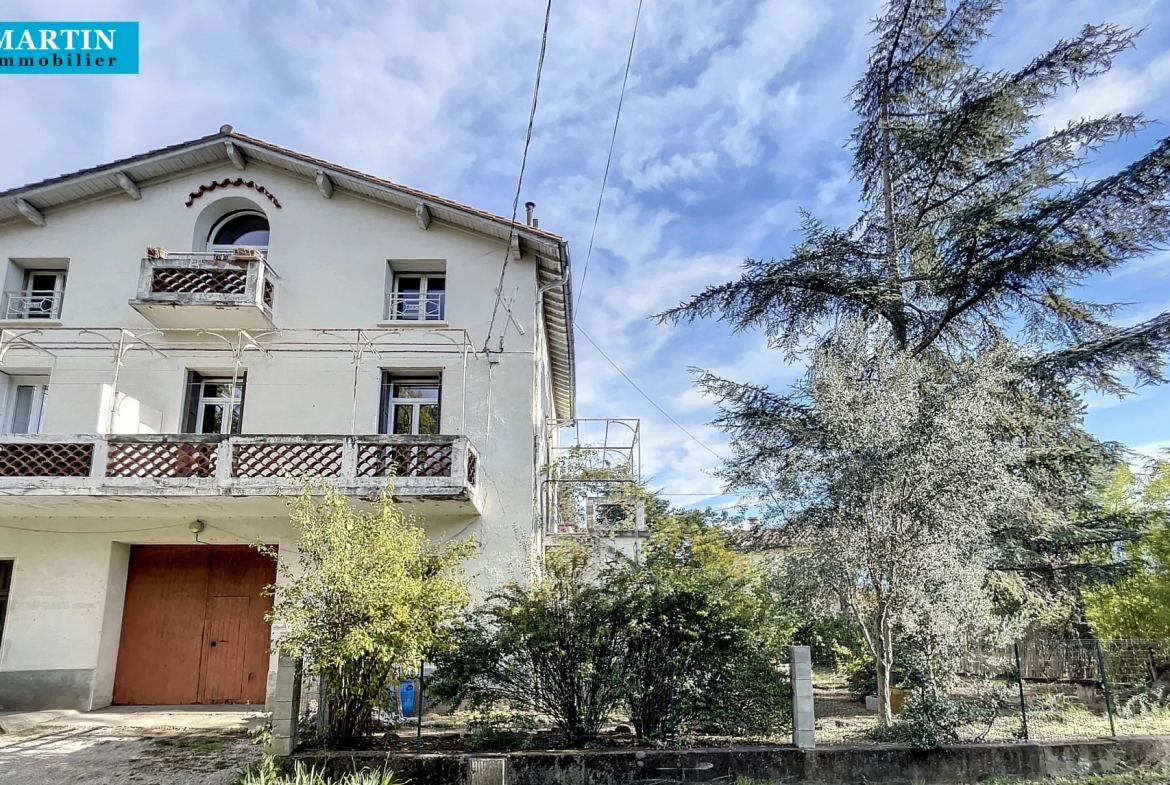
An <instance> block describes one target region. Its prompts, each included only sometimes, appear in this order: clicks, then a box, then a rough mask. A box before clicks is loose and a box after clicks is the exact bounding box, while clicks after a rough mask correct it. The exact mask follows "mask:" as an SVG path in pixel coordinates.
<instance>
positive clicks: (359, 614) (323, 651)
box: [257, 483, 474, 747]
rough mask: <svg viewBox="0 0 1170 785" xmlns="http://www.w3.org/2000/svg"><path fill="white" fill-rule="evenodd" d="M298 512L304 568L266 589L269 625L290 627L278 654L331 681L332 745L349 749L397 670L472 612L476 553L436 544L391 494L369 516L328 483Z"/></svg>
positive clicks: (304, 498)
mask: <svg viewBox="0 0 1170 785" xmlns="http://www.w3.org/2000/svg"><path fill="white" fill-rule="evenodd" d="M292 507H293V509H292V516H291V517H292V523H293V526H294V527H295V528H296V529H297V531H298V534H299V537H298V541H297V552H298V560H299V565H298V567H299V568H298V569H293V568H292V566H291V565H290V564H288V562H287V560H285V561H279V562H278V564H279V569H280V572H281V574H282V576H283V577H284V578H285V582H284V583H283V584H282V585H281V587H280V591H279V592H276V591H275V587H269V590H270V591H271V592H273V593H274V594H275V595H276V602H275V605H274V607H273V610H272V612H271V614H270V620H271V621H272V622H274V623H276V624H278V625H280V626H282V627H283V628H284V629H285V632H284V633H283V635H282V636H281V638H280V643H279V646H280V648H281V651H282V653H284V654H286V655H288V656H292V657H295V658H298V659H300V660H302V661H303V662H304V664H305V666H306V668H307V670H309V671H311V672H313V673H317V674H320V675H322V676H323V677H324V678H325V684H326V688H327V689H326V692H327V696H326V699H327V700H328V701H329V719H330V724H329V727H328V728H327V729H326V734H325V736H326V738H325V741H326V743H327V744H329V745H331V746H341V747H348V746H352V745H355V744H358V743H360V741H361V740H362V739H363V738H364V737H365V736H367V735H368V734H369V733H370V732H371V730H372V728H373V710H374V709H375V708H376V707H377V706H378V705H379V704H380V703H381V702H382V701H385V700H386V699H387V697H388V684H389V682H390V679H391V678H392V676H393V675H394V673H395V671H396V670H398V669H400V668H402V667H404V666H406V667H411V668H414V667H417V663H418V662H419V660H420V659H422V657H423V655H424V653H426V652H428V651H429V650H432V649H434V648H435V647H437V646H438V645H439V644H440V643H441V642H442V640H443V637H444V633H445V630H446V629H447V628H448V627H449V626H450V624H451V623H452V622H453V621H454V620H455V619H456V618H457V616H458V614H459V613H460V612H461V611H462V610H463V609H464V607H465V606H466V604H467V602H468V600H469V595H468V592H467V588H466V586H465V584H464V582H463V580H462V576H461V575H460V573H459V566H460V564H461V563H462V561H463V560H464V559H465V558H466V557H467V556H468V555H470V553H471V551H472V550H473V548H474V545H473V544H472V543H471V542H470V541H464V542H458V543H448V544H446V545H442V546H436V545H433V544H432V543H431V542H430V541H429V540H428V539H427V536H426V533H425V532H424V530H423V528H422V526H421V525H420V523H419V522H418V520H417V519H416V518H415V517H414V516H412V515H406V514H405V513H403V512H402V510H401V509H399V508H398V506H397V505H395V503H394V501H393V497H392V496H391V492H390V490H387V491H386V492H384V493H383V495H382V496H381V498H380V499H379V503H378V506H377V507H376V508H375V509H374V510H373V511H366V510H364V509H360V508H357V507H354V506H352V505H351V503H350V501H349V498H348V497H347V496H346V495H345V493H344V492H342V491H341V490H340V489H339V488H337V487H336V486H335V485H331V484H327V483H324V484H319V485H314V486H312V487H306V488H305V489H303V490H302V492H301V494H300V495H299V496H298V497H297V498H296V499H295V500H293V505H292ZM257 547H258V548H260V549H261V550H262V551H265V552H268V553H271V554H272V555H273V556H275V555H276V554H275V553H274V552H273V551H272V549H269V548H267V547H265V546H257Z"/></svg>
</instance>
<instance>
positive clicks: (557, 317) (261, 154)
mask: <svg viewBox="0 0 1170 785" xmlns="http://www.w3.org/2000/svg"><path fill="white" fill-rule="evenodd" d="M229 148H234V150H232V151H230V152H229ZM237 151H238V152H239V153H242V154H243V156H244V158H245V160H251V161H255V162H256V163H259V164H262V165H266V166H271V167H274V168H277V169H282V170H284V171H286V172H289V173H291V174H294V175H297V176H300V177H303V178H305V179H308V180H314V179H316V177H317V175H318V173H319V172H323V173H324V174H325V175H326V176H327V177H328V178H329V182H330V183H331V185H332V187H333V188H335V189H337V190H340V191H344V192H347V193H351V194H355V195H358V196H363V197H365V198H368V199H373V200H375V201H380V202H384V203H386V204H389V205H391V206H393V207H397V208H400V209H403V210H406V211H408V212H412V213H415V214H416V215H418V214H419V213H420V212H421V213H423V214H424V215H426V216H428V217H429V220H433V221H438V222H440V223H446V224H450V225H452V226H457V227H460V228H463V229H467V230H470V231H473V232H477V233H479V234H482V235H486V236H488V237H492V238H495V239H497V240H502V241H504V242H508V241H509V239H510V238H511V237H512V236H513V235H515V237H516V239H517V242H518V246H519V249H520V251H521V252H522V253H523V252H527V253H530V254H532V255H533V256H535V257H537V264H538V265H539V270H540V275H539V283H540V285H541V286H544V285H546V284H554V285H553V286H552V287H550V288H549V289H548V290H547V291H545V293H544V298H543V301H544V319H545V325H546V328H547V331H548V336H549V355H550V364H551V366H552V382H553V391H554V397H555V404H556V408H557V416H558V417H560V418H571V417H574V416H576V361H575V356H574V346H573V329H572V324H573V319H572V307H573V304H572V297H571V294H572V285H571V277H570V275H569V244H568V242H566V241H565V240H564V239H562V238H561V237H560V236H559V235H555V234H553V233H552V232H547V231H545V230H543V229H538V228H536V227H532V226H528V225H526V224H523V223H513V222H512V221H510V220H509V219H507V218H502V217H500V216H498V215H493V214H492V213H488V212H484V211H483V210H477V209H475V208H474V207H468V206H467V205H463V204H459V203H458V202H453V201H451V200H450V199H444V198H442V197H440V196H435V195H434V194H429V193H426V192H424V191H418V190H416V189H413V188H408V187H406V186H404V185H398V184H397V183H393V182H390V181H389V180H383V179H381V178H379V177H374V176H373V175H369V174H365V173H364V172H359V171H357V170H355V169H349V168H347V167H344V166H338V165H337V164H333V163H330V162H328V161H324V160H322V159H320V158H313V157H312V156H308V155H304V154H303V153H298V152H296V151H294V150H289V149H287V148H284V147H280V146H278V145H274V144H270V143H269V142H265V141H263V140H261V139H255V138H253V137H251V136H246V135H244V134H241V133H238V132H236V131H234V130H233V129H232V127H231V126H230V125H225V126H223V127H222V128H220V130H219V132H218V133H214V134H211V135H210V136H204V137H201V138H199V139H193V140H191V141H189V142H182V143H180V144H176V145H171V146H169V147H162V148H159V149H157V150H151V151H149V152H146V153H142V154H141V155H135V156H132V157H130V158H123V159H121V160H118V161H113V162H111V163H108V164H104V165H102V166H96V167H92V168H89V169H82V170H80V171H77V172H73V173H71V174H64V175H61V176H59V177H53V178H50V179H48V180H42V181H41V182H39V183H31V184H29V185H23V186H21V187H19V188H12V189H10V190H7V191H0V224H3V223H5V222H7V221H9V220H13V219H22V218H21V216H22V213H21V210H20V207H19V206H18V205H20V203H21V202H24V203H27V204H29V205H32V207H34V208H36V209H37V210H39V211H41V212H42V213H48V214H50V215H51V214H52V212H53V211H54V210H58V209H61V208H64V207H68V206H70V205H72V204H74V203H76V202H80V201H83V200H89V199H93V198H97V197H102V196H106V195H108V194H114V193H121V192H123V191H124V186H123V185H122V184H121V183H120V182H119V175H121V176H123V177H124V178H125V177H128V178H129V180H130V181H131V182H132V183H134V184H136V185H138V186H143V187H145V186H149V185H153V184H156V183H160V182H164V181H166V180H170V179H173V178H174V177H176V176H178V175H179V174H182V173H183V172H185V171H187V170H189V169H193V168H195V167H201V166H207V165H209V164H215V163H220V162H225V161H229V160H232V158H231V156H232V155H234V154H235V153H236V152H237ZM420 205H421V207H420ZM22 220H23V219H22ZM420 220H421V219H420Z"/></svg>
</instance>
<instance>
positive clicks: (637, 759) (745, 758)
mask: <svg viewBox="0 0 1170 785" xmlns="http://www.w3.org/2000/svg"><path fill="white" fill-rule="evenodd" d="M472 757H477V756H472V755H455V754H436V755H387V754H386V753H375V752H365V753H360V752H359V753H320V752H318V753H302V754H298V755H295V756H294V757H293V758H292V759H291V760H303V761H305V762H307V763H309V764H310V765H312V766H317V767H323V768H325V769H326V770H327V771H328V772H329V773H331V774H334V775H336V774H341V773H343V772H348V771H353V770H354V769H361V768H371V769H379V768H383V767H389V768H392V769H393V770H395V771H396V772H398V773H399V775H400V776H401V777H402V778H404V779H405V780H408V781H409V782H410V783H411V785H463V784H464V783H465V782H466V781H467V762H468V760H469V759H470V758H472ZM496 757H498V756H496ZM504 757H506V758H507V759H508V764H507V783H508V785H618V784H619V783H631V784H633V783H644V784H645V785H651V784H652V783H653V785H665V784H666V783H676V782H677V783H683V782H691V783H694V782H720V783H721V784H722V785H726V784H727V783H731V782H734V781H735V780H736V779H737V777H744V778H747V779H752V780H757V781H767V782H776V783H791V784H792V785H796V784H797V783H816V784H817V785H855V783H858V782H866V783H870V784H871V785H910V784H911V783H922V782H929V783H932V785H948V784H950V783H954V784H956V785H958V783H972V782H979V781H981V780H983V779H984V778H985V777H987V776H988V775H991V774H998V775H1002V776H1012V777H1025V778H1037V779H1038V778H1041V777H1046V776H1053V775H1062V774H1070V773H1074V772H1076V773H1101V772H1108V771H1112V770H1114V769H1116V768H1118V767H1120V766H1122V765H1143V764H1147V765H1148V764H1153V763H1158V762H1161V761H1164V760H1167V759H1168V758H1170V738H1166V737H1130V738H1120V739H1117V740H1115V741H1114V740H1102V741H1089V742H1076V743H1067V744H1061V743H1036V742H1025V743H1018V744H969V745H962V746H954V747H944V748H942V749H938V750H915V749H910V748H907V747H877V746H866V747H823V748H820V749H813V750H798V749H795V748H791V747H787V748H786V747H742V748H734V749H698V750H591V751H585V752H516V753H510V754H507V755H505V756H504Z"/></svg>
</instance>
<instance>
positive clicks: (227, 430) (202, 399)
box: [195, 376, 244, 434]
mask: <svg viewBox="0 0 1170 785" xmlns="http://www.w3.org/2000/svg"><path fill="white" fill-rule="evenodd" d="M208 384H218V385H224V384H226V385H227V386H229V387H231V386H232V378H231V377H230V376H227V377H223V378H218V377H209V378H204V379H200V381H199V408H198V409H196V411H195V433H203V432H204V431H203V415H204V408H205V407H206V406H219V407H220V408H221V409H223V410H224V413H223V415H222V416H221V417H220V418H219V432H220V433H221V434H231V432H232V418H231V414H232V409H234V408H235V407H236V406H237V405H238V406H239V407H240V422H243V420H244V380H243V378H239V379H236V380H235V386H234V387H232V397H231V398H226V397H224V396H222V395H213V396H208V395H205V394H204V391H205V390H206V389H207V387H206V386H205V385H208Z"/></svg>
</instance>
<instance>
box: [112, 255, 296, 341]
mask: <svg viewBox="0 0 1170 785" xmlns="http://www.w3.org/2000/svg"><path fill="white" fill-rule="evenodd" d="M276 280H277V276H276V274H275V273H273V271H272V268H271V267H269V266H268V261H267V259H266V258H265V255H264V254H263V253H261V252H260V251H254V250H244V249H241V252H240V253H235V252H211V251H208V252H202V253H167V252H158V251H156V252H155V254H154V255H152V256H149V257H147V258H145V259H143V260H142V268H141V272H140V274H139V278H138V296H137V297H136V298H135V299H133V300H131V301H130V305H131V306H133V307H134V309H135V310H137V311H138V312H139V313H141V314H142V315H143V316H145V317H146V318H147V319H149V320H150V322H151V323H152V324H154V325H155V326H156V327H162V328H168V327H169V328H179V327H203V328H208V329H213V328H241V329H262V328H271V327H274V326H275V323H274V322H273V307H274V306H275V300H276Z"/></svg>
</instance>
